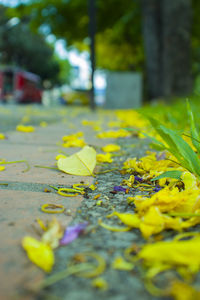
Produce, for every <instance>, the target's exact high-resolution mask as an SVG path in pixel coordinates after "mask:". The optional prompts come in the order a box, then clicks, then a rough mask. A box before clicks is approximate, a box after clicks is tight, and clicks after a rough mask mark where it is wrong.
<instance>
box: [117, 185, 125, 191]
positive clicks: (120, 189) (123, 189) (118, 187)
mask: <svg viewBox="0 0 200 300" xmlns="http://www.w3.org/2000/svg"><path fill="white" fill-rule="evenodd" d="M114 191H115V192H126V188H123V187H122V186H120V185H116V186H114Z"/></svg>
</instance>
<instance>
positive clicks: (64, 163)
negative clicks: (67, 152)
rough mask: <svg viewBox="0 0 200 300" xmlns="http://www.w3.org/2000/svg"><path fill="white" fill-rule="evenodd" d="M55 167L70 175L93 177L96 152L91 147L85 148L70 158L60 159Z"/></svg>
mask: <svg viewBox="0 0 200 300" xmlns="http://www.w3.org/2000/svg"><path fill="white" fill-rule="evenodd" d="M57 165H58V169H59V170H61V171H63V172H65V173H68V174H71V175H80V176H89V175H93V170H94V168H95V166H96V151H95V150H94V148H92V147H89V146H85V147H84V148H83V149H82V150H81V151H79V152H77V153H75V154H73V155H71V156H68V157H66V158H60V159H59V160H58V162H57Z"/></svg>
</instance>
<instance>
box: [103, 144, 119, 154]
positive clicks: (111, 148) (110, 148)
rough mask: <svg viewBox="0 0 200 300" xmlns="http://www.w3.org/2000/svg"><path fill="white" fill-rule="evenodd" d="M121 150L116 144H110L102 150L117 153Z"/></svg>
mask: <svg viewBox="0 0 200 300" xmlns="http://www.w3.org/2000/svg"><path fill="white" fill-rule="evenodd" d="M120 149H121V147H120V146H119V145H116V144H108V145H106V146H104V147H102V150H103V151H104V152H116V151H119V150H120Z"/></svg>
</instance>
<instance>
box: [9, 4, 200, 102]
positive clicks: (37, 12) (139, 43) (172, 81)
mask: <svg viewBox="0 0 200 300" xmlns="http://www.w3.org/2000/svg"><path fill="white" fill-rule="evenodd" d="M96 2H97V7H98V14H97V17H98V18H97V29H98V32H97V66H99V67H104V68H106V69H110V70H144V66H145V65H146V68H145V72H144V74H145V79H146V82H147V91H148V96H149V98H158V97H163V96H176V95H181V94H187V93H189V92H190V91H191V87H192V79H191V78H192V77H191V33H192V46H193V49H192V58H193V61H192V63H193V66H194V65H195V64H194V63H196V59H198V57H199V56H200V41H199V25H200V21H199V14H200V3H199V2H200V1H199V0H173V1H170V0H123V1H121V0H107V1H106V2H105V1H103V0H96ZM192 12H193V20H194V23H195V24H193V27H191V23H192V22H191V21H192ZM14 14H15V15H16V14H18V15H19V16H24V17H27V16H28V17H30V16H31V18H32V19H31V25H32V28H33V29H35V30H36V29H37V28H38V27H39V28H40V30H41V31H43V32H44V33H45V34H48V33H53V34H55V35H56V36H57V37H58V38H64V39H65V40H66V41H67V44H68V45H74V44H75V45H78V46H79V48H80V49H81V47H80V45H81V46H82V45H83V44H84V45H85V47H86V48H87V47H88V44H89V40H88V7H87V1H83V0H51V1H49V0H43V1H39V0H30V1H29V2H28V5H19V6H18V7H16V8H15V10H14ZM142 31H143V33H142ZM144 53H145V55H144ZM198 66H199V64H196V65H195V67H194V68H193V70H194V71H196V72H197V69H198Z"/></svg>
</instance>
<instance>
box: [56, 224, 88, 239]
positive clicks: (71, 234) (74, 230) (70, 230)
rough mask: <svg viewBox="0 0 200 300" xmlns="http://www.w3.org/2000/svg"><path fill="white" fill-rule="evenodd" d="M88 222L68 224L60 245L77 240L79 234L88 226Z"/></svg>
mask: <svg viewBox="0 0 200 300" xmlns="http://www.w3.org/2000/svg"><path fill="white" fill-rule="evenodd" d="M87 225H88V223H87V222H85V223H80V224H76V225H73V226H68V227H67V228H66V230H65V233H64V235H63V237H62V239H61V240H60V245H67V244H69V243H71V242H72V241H73V240H75V239H76V238H77V237H78V236H79V234H81V233H82V232H83V231H84V229H85V228H86V227H87Z"/></svg>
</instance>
